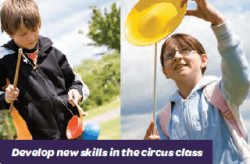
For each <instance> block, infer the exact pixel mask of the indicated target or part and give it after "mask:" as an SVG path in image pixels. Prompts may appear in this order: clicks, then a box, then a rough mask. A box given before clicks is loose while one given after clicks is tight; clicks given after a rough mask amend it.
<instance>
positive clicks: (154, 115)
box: [153, 43, 157, 134]
mask: <svg viewBox="0 0 250 164" xmlns="http://www.w3.org/2000/svg"><path fill="white" fill-rule="evenodd" d="M156 70H157V43H155V63H154V112H153V120H154V123H155V126H154V129H153V133H154V134H156V122H155V120H156V119H155V118H156V72H157V71H156Z"/></svg>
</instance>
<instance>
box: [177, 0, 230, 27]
mask: <svg viewBox="0 0 250 164" xmlns="http://www.w3.org/2000/svg"><path fill="white" fill-rule="evenodd" d="M187 1H188V0H181V8H182V7H183V6H184V4H186V3H187ZM194 1H195V2H196V4H197V9H196V10H188V11H187V12H186V15H191V16H195V17H197V18H201V19H204V20H206V21H208V22H211V23H212V25H214V26H215V25H220V24H223V23H224V22H225V19H224V18H223V17H222V15H221V14H220V13H219V12H218V11H217V10H216V9H215V8H214V7H213V6H212V5H211V4H210V3H209V2H207V0H194Z"/></svg>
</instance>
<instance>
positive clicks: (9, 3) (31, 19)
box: [0, 0, 41, 36]
mask: <svg viewBox="0 0 250 164" xmlns="http://www.w3.org/2000/svg"><path fill="white" fill-rule="evenodd" d="M0 18H1V29H2V32H4V31H5V32H6V33H7V34H8V35H10V36H12V35H14V34H15V32H16V31H17V30H18V29H19V28H20V26H21V24H22V23H23V24H24V26H25V27H26V28H27V29H29V30H35V29H36V28H37V26H38V25H39V26H40V25H41V17H40V13H39V11H38V7H37V4H36V3H35V2H34V0H5V1H4V2H3V4H2V9H1V12H0Z"/></svg>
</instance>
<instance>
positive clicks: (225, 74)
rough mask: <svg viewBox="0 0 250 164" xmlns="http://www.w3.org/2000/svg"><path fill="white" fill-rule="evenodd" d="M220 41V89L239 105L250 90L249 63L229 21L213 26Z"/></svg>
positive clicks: (228, 98) (227, 98) (226, 96)
mask: <svg viewBox="0 0 250 164" xmlns="http://www.w3.org/2000/svg"><path fill="white" fill-rule="evenodd" d="M212 29H213V31H214V33H215V36H216V38H217V41H218V50H219V52H220V55H221V58H222V63H221V69H222V80H221V81H220V83H219V86H220V89H221V91H222V94H223V96H224V97H225V99H226V100H228V101H230V102H231V103H233V104H235V105H237V106H239V105H241V104H242V103H243V101H244V100H245V99H246V97H247V95H248V92H249V85H250V81H249V80H250V79H249V73H250V69H249V64H248V62H247V58H246V57H245V55H244V52H243V49H242V46H241V43H240V41H239V38H238V37H237V36H236V35H235V34H234V33H233V31H232V29H231V27H230V26H229V24H228V22H225V23H224V24H222V25H218V26H212Z"/></svg>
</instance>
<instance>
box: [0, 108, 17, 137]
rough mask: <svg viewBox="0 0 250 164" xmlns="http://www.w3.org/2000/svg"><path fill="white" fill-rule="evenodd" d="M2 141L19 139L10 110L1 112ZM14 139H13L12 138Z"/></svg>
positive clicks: (0, 133) (0, 129) (0, 130)
mask: <svg viewBox="0 0 250 164" xmlns="http://www.w3.org/2000/svg"><path fill="white" fill-rule="evenodd" d="M0 118H1V119H0V139H1V140H9V139H13V138H16V137H17V132H16V129H15V126H14V124H13V120H12V117H11V115H10V114H9V111H8V110H1V111H0ZM11 137H12V138H11Z"/></svg>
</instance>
